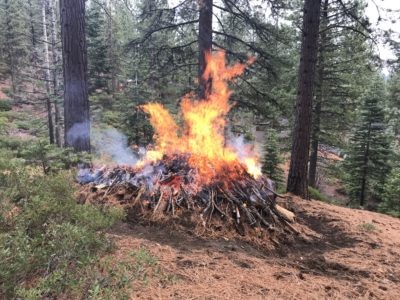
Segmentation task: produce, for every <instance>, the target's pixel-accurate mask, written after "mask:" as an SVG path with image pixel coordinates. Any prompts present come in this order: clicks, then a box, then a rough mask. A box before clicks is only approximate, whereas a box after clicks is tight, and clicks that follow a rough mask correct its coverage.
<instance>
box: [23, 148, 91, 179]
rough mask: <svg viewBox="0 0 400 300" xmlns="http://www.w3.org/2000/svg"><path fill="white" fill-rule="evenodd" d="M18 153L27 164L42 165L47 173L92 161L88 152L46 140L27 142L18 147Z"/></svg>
mask: <svg viewBox="0 0 400 300" xmlns="http://www.w3.org/2000/svg"><path fill="white" fill-rule="evenodd" d="M17 155H18V157H20V158H23V159H24V160H25V161H26V162H27V164H31V165H36V166H40V167H41V168H42V170H43V172H44V173H45V174H47V173H49V172H51V171H59V170H63V169H69V168H71V167H74V166H77V165H78V164H79V163H88V162H89V161H90V155H89V154H87V153H77V152H75V151H73V149H71V148H59V147H57V146H56V145H51V144H49V143H48V142H47V141H44V140H35V141H30V142H29V143H26V144H25V145H24V147H20V148H19V149H18V154H17Z"/></svg>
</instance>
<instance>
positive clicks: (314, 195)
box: [308, 186, 342, 206]
mask: <svg viewBox="0 0 400 300" xmlns="http://www.w3.org/2000/svg"><path fill="white" fill-rule="evenodd" d="M308 192H309V194H310V198H311V199H315V200H319V201H322V202H326V203H330V204H334V205H339V206H341V205H342V204H341V203H340V202H339V201H338V200H336V199H333V198H331V197H328V196H326V195H324V194H323V193H321V192H320V191H319V190H318V189H315V188H313V187H311V186H309V187H308Z"/></svg>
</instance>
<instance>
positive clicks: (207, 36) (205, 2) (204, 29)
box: [198, 0, 213, 99]
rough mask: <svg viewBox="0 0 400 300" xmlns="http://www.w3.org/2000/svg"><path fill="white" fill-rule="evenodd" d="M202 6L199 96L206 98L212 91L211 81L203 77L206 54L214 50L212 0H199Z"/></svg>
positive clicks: (199, 40)
mask: <svg viewBox="0 0 400 300" xmlns="http://www.w3.org/2000/svg"><path fill="white" fill-rule="evenodd" d="M198 1H199V6H200V15H199V36H198V44H199V70H198V78H199V98H200V99H205V98H207V95H209V94H210V93H211V81H210V80H205V79H204V78H203V73H204V70H205V68H206V55H207V54H211V50H212V14H213V11H212V7H213V1H212V0H198Z"/></svg>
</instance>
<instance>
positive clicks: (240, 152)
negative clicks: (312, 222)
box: [78, 52, 294, 234]
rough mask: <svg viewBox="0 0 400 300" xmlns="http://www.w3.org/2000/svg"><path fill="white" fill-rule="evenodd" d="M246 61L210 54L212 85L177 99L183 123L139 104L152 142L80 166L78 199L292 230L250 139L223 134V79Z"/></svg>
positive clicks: (147, 211) (206, 222) (157, 213)
mask: <svg viewBox="0 0 400 300" xmlns="http://www.w3.org/2000/svg"><path fill="white" fill-rule="evenodd" d="M245 67H246V65H245V64H236V65H233V66H227V65H226V63H225V55H224V53H222V52H218V53H215V54H213V55H208V56H207V67H206V70H205V72H204V75H203V76H204V79H205V80H206V81H211V82H212V91H211V92H210V93H209V94H208V96H207V98H206V99H204V100H198V99H197V100H196V99H195V97H194V95H193V94H189V95H186V96H185V97H184V98H183V99H182V100H181V118H182V123H183V124H184V125H183V126H178V124H177V123H176V122H175V120H174V119H173V117H172V116H171V114H170V113H169V112H168V111H167V110H166V109H165V108H164V107H163V106H162V105H161V104H158V103H149V104H146V105H144V106H143V107H142V109H143V110H144V111H145V112H146V113H148V114H149V117H150V122H151V124H152V126H153V127H154V130H155V132H156V134H155V145H154V146H152V149H147V150H146V151H145V153H143V154H142V157H141V159H140V160H139V161H138V162H137V163H136V164H135V165H133V166H126V165H125V166H117V167H114V168H107V167H103V168H101V169H97V170H81V172H80V173H79V174H78V181H79V182H80V183H81V184H83V185H84V188H86V191H87V193H86V196H85V199H81V201H83V202H85V201H89V202H90V201H96V202H102V201H103V202H105V201H107V199H109V196H110V195H113V198H114V199H116V200H117V201H119V202H120V203H121V204H123V205H125V206H126V207H128V208H129V209H130V210H134V211H135V212H140V214H141V215H142V216H143V217H151V216H160V215H172V216H175V217H177V218H179V216H182V214H184V213H187V212H190V214H191V215H192V217H196V218H197V219H198V220H199V223H200V224H202V225H203V226H205V227H207V226H208V225H209V224H212V223H213V221H215V220H218V222H219V223H222V224H225V225H227V226H233V227H234V228H236V230H238V231H239V232H240V233H241V234H245V231H246V228H256V229H257V230H263V229H267V230H266V231H275V230H277V229H279V230H284V231H286V230H289V231H293V230H294V229H293V227H292V226H291V225H290V224H289V222H291V221H293V214H292V213H291V212H289V211H287V210H285V209H283V208H281V207H280V206H278V205H276V202H275V201H276V196H277V194H276V193H275V191H274V184H273V182H272V181H271V180H269V179H267V178H266V177H264V176H263V175H262V174H261V168H260V164H259V159H258V157H257V155H256V154H255V153H254V150H253V148H254V147H252V146H251V145H247V146H246V145H241V146H240V147H237V146H235V145H234V144H233V143H230V142H229V141H227V139H226V138H225V135H224V129H225V127H226V125H227V124H226V115H227V114H228V112H229V110H230V104H229V102H228V100H229V97H230V94H231V92H230V90H229V88H228V81H229V80H232V79H233V78H234V77H236V76H238V75H240V74H241V73H242V72H243V71H244V69H245ZM88 194H89V197H88V196H87V195H88ZM89 198H90V200H88V199H89ZM214 224H215V222H214Z"/></svg>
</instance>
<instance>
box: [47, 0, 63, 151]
mask: <svg viewBox="0 0 400 300" xmlns="http://www.w3.org/2000/svg"><path fill="white" fill-rule="evenodd" d="M53 1H54V0H49V9H50V17H51V54H52V61H53V68H52V70H53V96H54V113H55V118H54V121H55V138H56V144H57V146H58V147H61V146H62V141H61V126H62V125H61V114H60V108H59V105H58V99H59V91H58V89H59V81H58V73H57V65H58V61H59V57H58V53H57V21H56V13H55V8H54V6H55V4H54V3H53Z"/></svg>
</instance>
